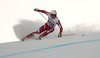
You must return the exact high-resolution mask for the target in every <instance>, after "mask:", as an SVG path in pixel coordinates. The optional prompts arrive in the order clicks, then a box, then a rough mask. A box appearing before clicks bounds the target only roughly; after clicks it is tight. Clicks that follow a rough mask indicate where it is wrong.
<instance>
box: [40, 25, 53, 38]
mask: <svg viewBox="0 0 100 58" xmlns="http://www.w3.org/2000/svg"><path fill="white" fill-rule="evenodd" d="M53 31H54V28H53V27H50V29H49V30H46V31H44V33H42V34H41V35H40V36H39V38H41V37H44V36H47V35H48V34H49V33H52V32H53Z"/></svg>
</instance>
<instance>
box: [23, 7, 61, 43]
mask: <svg viewBox="0 0 100 58" xmlns="http://www.w3.org/2000/svg"><path fill="white" fill-rule="evenodd" d="M34 11H37V12H41V13H44V14H46V15H47V16H48V20H47V22H46V23H45V24H44V25H43V26H41V27H40V28H39V29H38V30H37V31H36V32H32V33H31V34H29V35H27V36H26V37H24V38H23V39H22V41H24V40H25V39H26V38H31V37H32V36H34V34H41V33H42V34H41V35H40V36H39V39H40V40H41V38H42V37H44V36H46V35H48V34H49V33H52V32H53V31H54V27H55V26H56V24H57V25H58V26H59V28H60V31H59V34H58V37H61V36H62V31H63V27H62V25H61V23H60V20H59V19H58V17H57V12H56V10H52V11H51V12H47V11H45V10H39V9H37V8H35V9H34Z"/></svg>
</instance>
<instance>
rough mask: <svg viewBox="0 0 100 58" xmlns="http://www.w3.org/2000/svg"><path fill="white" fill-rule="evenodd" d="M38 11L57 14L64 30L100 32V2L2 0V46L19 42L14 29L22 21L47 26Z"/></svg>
mask: <svg viewBox="0 0 100 58" xmlns="http://www.w3.org/2000/svg"><path fill="white" fill-rule="evenodd" d="M34 8H38V9H42V10H46V11H48V12H50V11H51V10H56V11H57V16H58V18H59V19H60V21H61V24H62V25H63V28H64V30H69V31H76V30H80V31H84V32H85V31H86V32H88V31H89V32H99V31H100V27H99V26H100V1H99V0H9V1H8V0H0V26H1V27H0V35H1V36H0V43H4V42H12V41H17V40H19V39H18V37H17V35H16V32H15V30H14V28H13V27H14V26H16V25H18V24H20V23H21V21H22V20H24V21H25V20H26V21H37V20H38V21H41V22H46V20H45V19H44V18H43V17H42V16H41V15H40V14H39V13H38V12H34V11H33V9H34ZM43 15H44V16H45V17H46V18H47V16H46V15H45V14H43ZM42 25H43V24H42ZM39 26H40V25H39ZM32 27H34V26H32ZM24 36H25V35H24ZM24 36H21V37H24Z"/></svg>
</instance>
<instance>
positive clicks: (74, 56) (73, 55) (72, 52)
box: [0, 35, 100, 58]
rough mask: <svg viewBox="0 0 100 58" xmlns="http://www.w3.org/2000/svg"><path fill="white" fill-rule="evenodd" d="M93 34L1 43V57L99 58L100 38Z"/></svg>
mask: <svg viewBox="0 0 100 58" xmlns="http://www.w3.org/2000/svg"><path fill="white" fill-rule="evenodd" d="M92 36H93V35H90V36H89V35H85V36H78V35H72V36H63V37H61V38H42V40H34V38H32V39H27V40H25V41H24V42H20V41H19V42H11V43H3V44H0V58H21V57H22V58H23V57H24V58H28V57H30V58H66V57H68V58H98V57H100V55H99V54H100V45H99V44H100V38H99V36H98V35H97V36H96V38H95V37H92Z"/></svg>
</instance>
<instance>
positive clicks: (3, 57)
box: [0, 39, 100, 58]
mask: <svg viewBox="0 0 100 58" xmlns="http://www.w3.org/2000/svg"><path fill="white" fill-rule="evenodd" d="M96 41H100V39H96V40H88V41H81V42H74V43H67V44H61V45H55V46H51V47H48V46H47V47H46V48H41V49H35V50H30V51H25V52H19V53H13V54H8V55H4V56H0V58H5V57H10V56H15V55H20V54H25V53H32V52H38V51H43V50H48V49H53V48H59V47H63V46H69V45H75V44H82V43H89V42H96Z"/></svg>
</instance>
